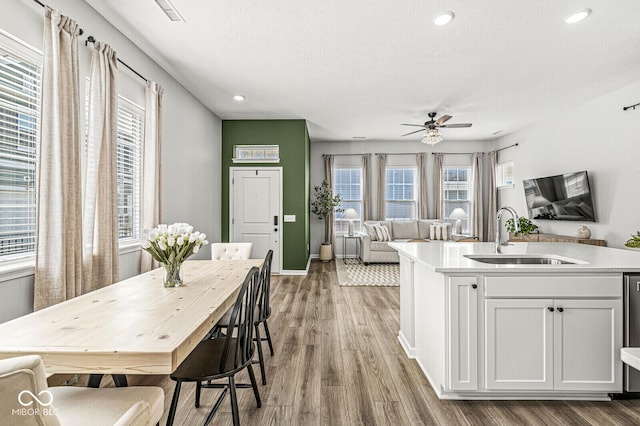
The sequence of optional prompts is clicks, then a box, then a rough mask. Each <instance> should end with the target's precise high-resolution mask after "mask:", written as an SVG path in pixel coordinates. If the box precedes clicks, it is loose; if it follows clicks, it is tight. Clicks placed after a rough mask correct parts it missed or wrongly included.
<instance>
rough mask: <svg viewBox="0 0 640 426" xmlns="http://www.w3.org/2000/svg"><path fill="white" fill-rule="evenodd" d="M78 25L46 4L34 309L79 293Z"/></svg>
mask: <svg viewBox="0 0 640 426" xmlns="http://www.w3.org/2000/svg"><path fill="white" fill-rule="evenodd" d="M78 32H79V27H78V24H77V23H76V22H74V21H73V20H72V19H70V18H68V17H66V16H63V15H61V14H60V13H59V12H58V11H53V10H52V9H51V8H49V7H46V8H45V18H44V35H43V67H42V100H41V117H42V123H41V125H40V149H39V157H38V170H37V175H38V176H37V182H38V183H37V194H38V200H37V209H36V211H37V218H36V222H37V227H36V268H35V288H34V300H33V305H34V309H35V310H38V309H42V308H45V307H47V306H50V305H53V304H56V303H59V302H62V301H64V300H67V299H70V298H72V297H75V296H78V295H80V294H81V293H82V200H81V191H79V190H78V184H79V182H81V165H80V164H81V155H80V153H81V151H80V149H81V144H80V126H79V117H80V97H79V83H78V81H79V77H78V75H79V72H78Z"/></svg>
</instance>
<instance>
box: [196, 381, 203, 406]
mask: <svg viewBox="0 0 640 426" xmlns="http://www.w3.org/2000/svg"><path fill="white" fill-rule="evenodd" d="M200 391H202V382H196V408H200Z"/></svg>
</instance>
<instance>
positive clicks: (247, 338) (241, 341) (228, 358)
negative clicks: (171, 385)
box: [167, 267, 262, 426]
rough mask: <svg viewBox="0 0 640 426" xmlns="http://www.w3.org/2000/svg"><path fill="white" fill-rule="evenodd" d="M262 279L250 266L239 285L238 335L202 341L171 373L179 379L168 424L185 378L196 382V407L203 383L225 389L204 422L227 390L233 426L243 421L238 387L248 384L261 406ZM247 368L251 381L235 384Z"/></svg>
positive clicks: (234, 318)
mask: <svg viewBox="0 0 640 426" xmlns="http://www.w3.org/2000/svg"><path fill="white" fill-rule="evenodd" d="M260 281H261V280H260V274H259V271H258V268H256V267H253V268H251V270H250V271H249V273H248V274H247V276H246V278H245V279H244V282H243V283H242V287H240V292H239V293H238V297H237V298H236V302H235V304H234V305H233V308H232V309H231V315H230V317H229V325H230V326H233V328H234V329H235V331H236V333H235V335H234V333H227V335H226V336H221V337H217V338H213V339H205V340H203V341H201V342H200V343H198V345H197V346H196V347H195V348H194V350H193V351H192V352H191V353H190V354H189V355H188V356H187V357H186V358H185V360H184V361H182V363H181V364H180V365H179V366H178V368H177V369H176V371H174V372H173V373H172V374H171V375H170V376H169V377H170V378H171V380H175V381H176V387H175V390H174V392H173V399H172V401H171V408H170V409H169V414H168V417H167V425H172V424H173V420H174V418H175V415H176V408H177V406H178V398H179V397H180V387H181V385H182V383H183V382H196V401H195V406H196V408H197V407H199V406H200V392H201V389H202V388H203V387H204V388H223V391H222V393H221V394H220V396H219V397H218V399H217V400H216V402H215V404H214V405H213V408H212V409H211V412H210V413H209V415H208V416H207V420H206V422H205V425H206V424H208V423H209V422H210V421H211V419H212V418H213V416H214V415H215V413H216V411H217V410H218V408H220V405H221V404H222V401H223V399H224V398H225V396H226V395H227V392H229V394H230V396H231V412H232V415H233V424H234V426H236V425H239V424H240V418H239V414H238V398H237V396H236V388H248V387H249V386H251V387H252V388H253V393H254V395H255V397H256V402H257V404H258V408H260V407H261V406H262V402H261V401H260V393H259V392H258V385H257V383H256V377H255V375H254V373H253V367H252V365H251V364H252V360H253V354H254V344H253V330H254V327H253V324H254V312H255V306H256V298H257V294H258V290H259V285H260ZM245 368H246V369H247V370H248V372H249V378H250V379H251V385H249V384H236V382H235V374H236V373H238V372H240V371H242V370H243V369H245ZM223 378H228V383H224V384H223V383H209V384H203V383H202V382H204V381H211V380H217V379H223Z"/></svg>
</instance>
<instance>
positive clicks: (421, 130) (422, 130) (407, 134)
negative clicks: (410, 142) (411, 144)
mask: <svg viewBox="0 0 640 426" xmlns="http://www.w3.org/2000/svg"><path fill="white" fill-rule="evenodd" d="M418 132H424V129H420V130H416V131H415V132H409V133H405V134H404V135H402V136H409V135H412V134H414V133H418Z"/></svg>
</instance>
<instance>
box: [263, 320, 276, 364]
mask: <svg viewBox="0 0 640 426" xmlns="http://www.w3.org/2000/svg"><path fill="white" fill-rule="evenodd" d="M262 324H264V332H265V333H266V334H267V342H269V349H270V350H271V356H273V343H271V333H269V326H268V325H267V320H264V321H263V322H262Z"/></svg>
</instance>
